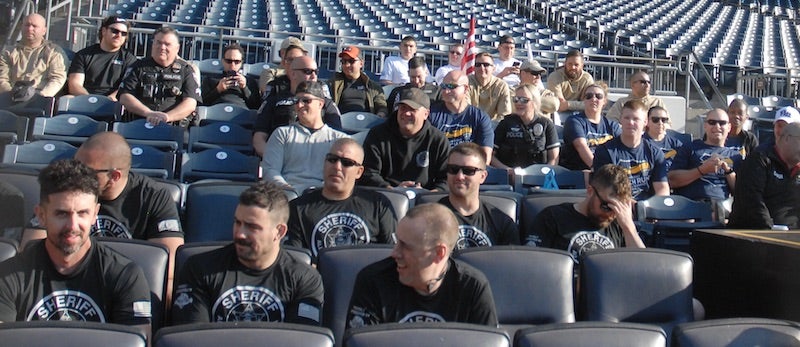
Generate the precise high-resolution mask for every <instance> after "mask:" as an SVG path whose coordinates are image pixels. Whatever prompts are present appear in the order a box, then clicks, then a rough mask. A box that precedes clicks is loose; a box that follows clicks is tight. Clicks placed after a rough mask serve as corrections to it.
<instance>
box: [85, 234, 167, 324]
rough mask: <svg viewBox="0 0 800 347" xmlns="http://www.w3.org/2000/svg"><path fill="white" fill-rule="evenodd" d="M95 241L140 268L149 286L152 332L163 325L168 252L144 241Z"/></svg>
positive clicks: (111, 238) (108, 239)
mask: <svg viewBox="0 0 800 347" xmlns="http://www.w3.org/2000/svg"><path fill="white" fill-rule="evenodd" d="M97 240H98V241H99V242H100V243H101V244H103V245H105V246H108V247H111V249H113V250H115V251H117V252H119V253H121V254H122V255H124V256H125V257H126V258H128V259H130V260H132V261H133V262H134V263H136V265H139V267H141V268H142V271H143V272H144V277H145V278H147V282H148V284H149V285H150V305H151V306H150V307H151V310H152V313H153V318H152V326H153V332H155V331H156V330H158V329H159V328H161V326H162V325H163V324H164V321H165V319H164V318H165V317H164V312H165V311H164V298H165V295H166V293H167V269H168V267H169V251H168V250H167V247H166V246H164V245H160V244H157V243H153V242H148V241H144V240H133V239H122V238H113V237H98V238H97Z"/></svg>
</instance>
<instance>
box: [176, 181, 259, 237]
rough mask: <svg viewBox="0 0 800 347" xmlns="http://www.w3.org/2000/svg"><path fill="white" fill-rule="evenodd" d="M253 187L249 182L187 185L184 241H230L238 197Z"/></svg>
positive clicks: (214, 182) (211, 182)
mask: <svg viewBox="0 0 800 347" xmlns="http://www.w3.org/2000/svg"><path fill="white" fill-rule="evenodd" d="M252 185H253V183H252V182H250V183H248V182H224V181H209V182H195V183H192V184H189V186H188V187H187V188H186V223H185V225H184V233H185V236H184V238H185V241H186V242H187V243H189V242H204V241H230V240H231V239H232V236H231V232H232V226H233V213H234V211H235V210H236V205H237V204H238V203H239V195H240V194H241V193H242V192H243V191H244V190H245V189H247V188H249V187H250V186H252ZM208 211H214V213H208Z"/></svg>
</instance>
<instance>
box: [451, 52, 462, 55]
mask: <svg viewBox="0 0 800 347" xmlns="http://www.w3.org/2000/svg"><path fill="white" fill-rule="evenodd" d="M450 54H455V55H462V54H464V53H463V52H459V51H450Z"/></svg>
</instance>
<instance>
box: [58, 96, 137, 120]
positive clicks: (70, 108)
mask: <svg viewBox="0 0 800 347" xmlns="http://www.w3.org/2000/svg"><path fill="white" fill-rule="evenodd" d="M57 113H58V114H62V113H70V114H82V115H85V116H89V117H92V118H94V119H96V120H100V121H104V122H109V123H111V122H113V121H116V120H118V119H119V117H120V116H121V115H122V104H119V103H117V102H115V101H114V100H111V99H110V98H109V97H107V96H105V95H94V94H89V95H77V96H62V97H60V98H59V99H58V112H57Z"/></svg>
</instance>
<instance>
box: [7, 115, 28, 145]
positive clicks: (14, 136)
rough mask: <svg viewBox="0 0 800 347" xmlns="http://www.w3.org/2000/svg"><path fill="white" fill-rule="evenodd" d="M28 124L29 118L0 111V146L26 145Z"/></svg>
mask: <svg viewBox="0 0 800 347" xmlns="http://www.w3.org/2000/svg"><path fill="white" fill-rule="evenodd" d="M28 123H29V120H28V118H27V117H19V116H17V115H16V114H14V113H13V112H9V111H4V110H0V146H5V145H7V144H15V143H24V142H25V140H26V139H27V136H28Z"/></svg>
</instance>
